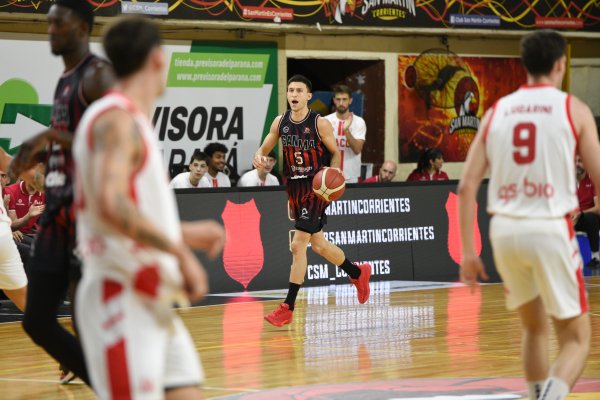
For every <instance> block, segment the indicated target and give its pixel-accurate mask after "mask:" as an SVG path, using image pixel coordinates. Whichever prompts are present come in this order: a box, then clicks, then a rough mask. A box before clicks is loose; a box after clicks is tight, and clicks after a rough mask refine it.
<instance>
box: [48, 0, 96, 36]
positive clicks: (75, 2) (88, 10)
mask: <svg viewBox="0 0 600 400" xmlns="http://www.w3.org/2000/svg"><path fill="white" fill-rule="evenodd" d="M54 4H56V5H57V6H60V7H65V8H68V9H70V10H72V11H73V12H74V13H75V14H76V15H77V16H78V17H79V18H81V20H82V21H83V22H85V23H86V24H87V25H88V33H91V32H92V28H93V27H94V10H93V9H92V6H91V5H90V3H88V2H87V1H83V0H56V1H55V2H54Z"/></svg>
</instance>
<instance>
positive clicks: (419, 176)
mask: <svg viewBox="0 0 600 400" xmlns="http://www.w3.org/2000/svg"><path fill="white" fill-rule="evenodd" d="M442 165H444V155H443V154H442V152H441V150H439V149H427V150H425V151H424V152H423V154H421V158H420V159H419V162H418V163H417V168H416V169H414V170H413V171H412V172H411V173H410V175H408V178H407V179H406V180H407V181H447V180H448V179H449V178H448V174H446V173H445V172H444V171H442Z"/></svg>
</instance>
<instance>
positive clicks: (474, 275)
mask: <svg viewBox="0 0 600 400" xmlns="http://www.w3.org/2000/svg"><path fill="white" fill-rule="evenodd" d="M479 279H481V280H483V281H487V280H488V279H490V277H489V276H488V275H487V273H486V272H485V267H484V265H483V262H482V261H481V258H479V257H478V256H476V255H469V256H463V258H462V260H461V262H460V281H461V282H462V283H464V284H465V285H467V286H469V287H470V288H471V293H473V292H474V291H475V288H477V286H479Z"/></svg>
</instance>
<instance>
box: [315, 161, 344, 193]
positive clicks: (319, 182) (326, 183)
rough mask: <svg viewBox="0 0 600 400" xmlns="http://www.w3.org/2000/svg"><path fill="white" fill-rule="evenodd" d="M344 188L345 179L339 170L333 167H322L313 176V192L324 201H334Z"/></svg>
mask: <svg viewBox="0 0 600 400" xmlns="http://www.w3.org/2000/svg"><path fill="white" fill-rule="evenodd" d="M344 190H346V179H345V178H344V175H342V173H341V172H339V171H338V170H337V169H333V168H323V169H322V170H320V171H319V172H317V174H316V175H315V177H314V178H313V192H315V194H316V195H317V196H319V197H320V198H321V199H323V200H325V201H334V200H337V199H339V198H340V197H342V195H343V194H344Z"/></svg>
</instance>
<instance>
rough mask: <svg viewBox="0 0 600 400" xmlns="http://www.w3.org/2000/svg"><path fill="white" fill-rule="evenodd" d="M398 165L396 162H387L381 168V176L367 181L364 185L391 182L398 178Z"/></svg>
mask: <svg viewBox="0 0 600 400" xmlns="http://www.w3.org/2000/svg"><path fill="white" fill-rule="evenodd" d="M397 169H398V165H397V164H396V162H395V161H392V160H387V161H385V162H384V163H383V164H382V165H381V168H379V175H375V176H372V177H370V178H367V179H365V180H364V181H362V183H376V182H391V181H392V180H394V177H395V176H396V170H397Z"/></svg>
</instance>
